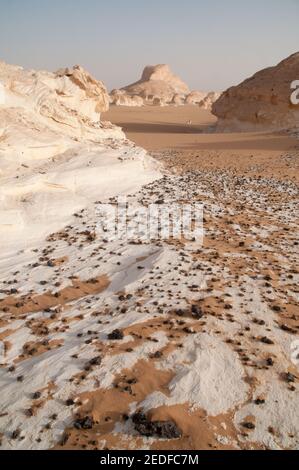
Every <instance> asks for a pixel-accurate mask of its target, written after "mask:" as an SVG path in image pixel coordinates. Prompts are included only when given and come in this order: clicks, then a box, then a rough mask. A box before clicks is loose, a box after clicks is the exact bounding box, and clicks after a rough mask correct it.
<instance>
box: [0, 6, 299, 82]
mask: <svg viewBox="0 0 299 470" xmlns="http://www.w3.org/2000/svg"><path fill="white" fill-rule="evenodd" d="M298 50H299V0H248V1H246V0H207V1H203V0H139V1H137V0H107V1H103V0H0V60H1V59H2V60H5V61H6V62H8V63H14V64H18V65H22V66H24V67H26V68H37V69H40V68H44V69H48V70H56V69H57V68H59V67H62V66H70V65H74V64H78V63H79V64H81V65H83V66H84V67H85V68H86V69H87V70H89V71H90V72H91V73H93V74H94V75H95V76H96V77H97V78H98V79H101V80H103V81H104V82H105V83H106V85H107V86H108V87H109V88H114V87H120V86H123V85H127V84H128V83H130V82H133V81H135V80H137V78H139V76H140V74H141V71H142V69H143V67H144V66H145V65H147V64H157V63H168V64H169V65H170V66H171V68H172V69H173V71H174V72H176V73H177V74H178V75H180V76H181V77H182V78H183V79H184V80H185V81H186V82H187V83H188V84H189V85H190V87H191V88H193V89H204V90H209V89H216V90H217V89H218V90H221V89H224V88H227V87H228V86H230V85H232V84H236V83H238V82H240V81H241V80H243V79H244V78H246V77H248V76H249V75H252V74H253V73H254V72H256V71H257V70H259V69H261V68H264V67H266V66H269V65H272V64H275V63H277V62H279V61H280V60H282V59H283V58H285V57H287V56H288V55H290V54H291V53H293V52H296V51H298Z"/></svg>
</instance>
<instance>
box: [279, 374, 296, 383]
mask: <svg viewBox="0 0 299 470" xmlns="http://www.w3.org/2000/svg"><path fill="white" fill-rule="evenodd" d="M282 377H283V379H284V380H285V381H286V382H288V383H293V382H295V380H296V377H295V375H293V374H291V373H290V372H286V373H284V374H282Z"/></svg>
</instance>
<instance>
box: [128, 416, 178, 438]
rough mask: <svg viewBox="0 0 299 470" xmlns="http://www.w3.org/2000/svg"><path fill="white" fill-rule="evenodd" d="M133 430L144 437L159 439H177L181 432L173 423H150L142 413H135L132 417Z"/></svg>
mask: <svg viewBox="0 0 299 470" xmlns="http://www.w3.org/2000/svg"><path fill="white" fill-rule="evenodd" d="M132 421H133V423H134V425H135V429H136V431H137V432H139V434H141V435H142V436H146V437H157V438H160V439H179V438H180V437H182V431H181V430H180V429H179V428H178V427H177V425H176V424H175V423H174V422H173V421H150V420H149V419H148V418H147V416H146V415H145V414H144V413H136V414H135V415H133V417H132Z"/></svg>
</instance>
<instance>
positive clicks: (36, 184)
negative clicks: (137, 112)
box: [0, 62, 157, 254]
mask: <svg viewBox="0 0 299 470" xmlns="http://www.w3.org/2000/svg"><path fill="white" fill-rule="evenodd" d="M108 108H109V95H108V92H107V90H106V88H105V86H104V85H103V83H102V82H100V81H98V80H96V79H94V78H93V77H92V76H91V75H90V74H89V73H88V72H86V71H85V70H84V69H83V68H81V67H80V66H75V67H73V68H72V69H63V70H60V71H58V72H56V73H50V72H44V71H42V72H35V71H26V70H24V69H23V68H21V67H17V66H12V65H7V64H5V63H3V62H1V63H0V201H1V205H0V243H1V254H2V253H4V249H5V247H7V248H8V247H10V249H11V250H15V249H16V248H17V247H20V248H21V246H23V245H24V244H28V243H30V242H31V241H32V240H33V239H34V240H35V239H39V238H40V237H43V236H45V235H47V234H48V233H50V232H51V231H53V230H56V229H59V228H60V227H61V226H63V225H64V224H65V223H67V221H68V218H69V216H71V214H72V213H73V212H74V211H76V210H78V209H80V208H83V207H85V206H86V205H88V204H89V203H90V202H91V201H95V200H96V199H98V198H99V197H102V196H103V197H110V196H112V195H116V194H118V193H122V192H129V191H131V190H132V189H136V188H139V187H140V185H142V184H145V183H146V182H149V181H152V179H154V178H155V175H156V174H157V173H156V172H155V171H154V170H152V167H151V159H150V158H149V157H148V156H147V154H146V152H145V151H143V150H141V149H138V148H137V147H135V146H134V144H132V143H130V142H128V141H127V140H126V138H125V135H124V133H123V132H122V130H121V129H120V128H119V127H116V126H113V125H112V124H111V123H105V122H101V120H100V118H101V112H103V111H106V110H108Z"/></svg>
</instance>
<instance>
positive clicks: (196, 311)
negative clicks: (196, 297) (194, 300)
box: [191, 305, 203, 320]
mask: <svg viewBox="0 0 299 470" xmlns="http://www.w3.org/2000/svg"><path fill="white" fill-rule="evenodd" d="M191 312H192V316H193V317H194V318H197V319H198V320H200V319H201V318H202V317H203V311H202V309H201V308H200V307H199V306H198V305H192V307H191Z"/></svg>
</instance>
